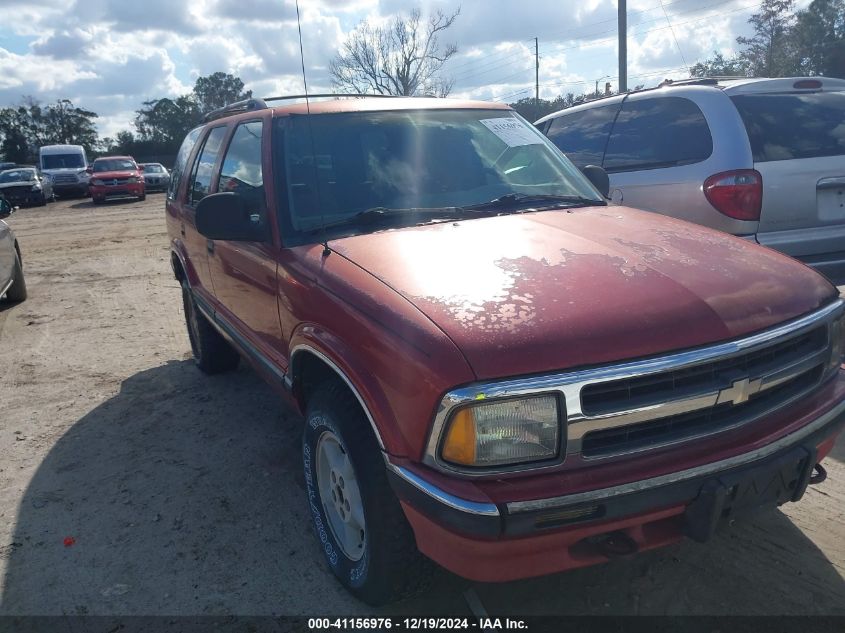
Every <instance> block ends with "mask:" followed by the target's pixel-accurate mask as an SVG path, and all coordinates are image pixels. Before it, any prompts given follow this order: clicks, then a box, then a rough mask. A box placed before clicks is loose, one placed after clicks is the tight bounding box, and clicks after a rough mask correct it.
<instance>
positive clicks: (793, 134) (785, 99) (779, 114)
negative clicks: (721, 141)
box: [731, 92, 845, 163]
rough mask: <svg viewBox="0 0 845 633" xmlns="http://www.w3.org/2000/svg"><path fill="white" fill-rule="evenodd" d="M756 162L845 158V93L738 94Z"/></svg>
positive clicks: (737, 100)
mask: <svg viewBox="0 0 845 633" xmlns="http://www.w3.org/2000/svg"><path fill="white" fill-rule="evenodd" d="M731 99H732V100H733V102H734V105H735V106H736V108H737V110H739V114H740V116H741V117H742V121H743V123H745V129H746V130H747V131H748V139H749V140H750V141H751V152H752V154H753V155H754V162H756V163H763V162H767V161H774V160H790V159H793V158H818V157H822V156H842V155H845V92H816V93H799V94H795V93H791V94H760V95H737V96H735V97H732V98H731Z"/></svg>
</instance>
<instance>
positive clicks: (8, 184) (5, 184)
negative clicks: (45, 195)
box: [0, 180, 40, 189]
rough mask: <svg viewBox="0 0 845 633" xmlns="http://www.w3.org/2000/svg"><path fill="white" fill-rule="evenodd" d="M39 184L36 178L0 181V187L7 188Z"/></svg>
mask: <svg viewBox="0 0 845 633" xmlns="http://www.w3.org/2000/svg"><path fill="white" fill-rule="evenodd" d="M37 184H40V183H39V182H38V181H37V180H18V181H17V182H0V189H7V188H8V187H27V186H29V187H32V186H33V185H37Z"/></svg>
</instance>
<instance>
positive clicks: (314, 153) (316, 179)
mask: <svg viewBox="0 0 845 633" xmlns="http://www.w3.org/2000/svg"><path fill="white" fill-rule="evenodd" d="M296 28H297V30H298V31H299V61H300V62H301V63H302V86H303V88H305V95H303V96H304V97H305V111H306V112H307V114H308V116H307V118H308V135H309V136H310V137H311V165H312V166H313V168H314V187H315V192H316V194H317V206H318V207H320V229H321V231H320V233H321V237H322V238H323V257H328V256H329V255H331V252H332V251H331V249H330V248H329V242H328V240H327V239H326V221H325V216H324V215H323V204H322V201H321V200H320V172H319V170H318V169H317V146H316V145H315V144H314V128H313V126H312V125H311V103H310V100H309V99H308V80H307V79H306V78H305V54H304V53H303V52H302V22H301V21H300V19H299V0H296Z"/></svg>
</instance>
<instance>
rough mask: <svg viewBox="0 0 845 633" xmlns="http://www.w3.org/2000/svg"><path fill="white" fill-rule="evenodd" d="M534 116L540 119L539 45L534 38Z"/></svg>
mask: <svg viewBox="0 0 845 633" xmlns="http://www.w3.org/2000/svg"><path fill="white" fill-rule="evenodd" d="M534 114H535V115H536V118H538V119H539V118H540V45H539V43H538V42H537V38H536V37H535V38H534Z"/></svg>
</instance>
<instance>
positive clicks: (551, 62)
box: [0, 0, 807, 136]
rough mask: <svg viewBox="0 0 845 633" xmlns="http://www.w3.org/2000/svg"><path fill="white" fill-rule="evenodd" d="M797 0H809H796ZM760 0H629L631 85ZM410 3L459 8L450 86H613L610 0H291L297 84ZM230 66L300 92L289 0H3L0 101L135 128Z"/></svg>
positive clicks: (729, 25)
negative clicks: (75, 109) (88, 114)
mask: <svg viewBox="0 0 845 633" xmlns="http://www.w3.org/2000/svg"><path fill="white" fill-rule="evenodd" d="M805 4H807V2H806V1H804V2H800V1H799V3H798V6H803V5H805ZM759 6H760V2H759V1H758V0H628V86H629V88H630V87H633V86H635V85H638V84H645V85H646V86H651V85H655V84H657V83H659V82H660V81H661V80H663V79H664V78H667V77H671V78H680V77H686V76H688V72H687V67H688V66H691V65H692V64H694V63H695V62H696V61H698V60H700V59H704V58H706V57H708V56H710V55H711V54H712V52H713V51H719V52H722V53H724V54H726V55H730V54H732V53H734V52H735V51H736V43H735V40H736V37H737V36H738V35H748V34H749V31H750V29H749V26H748V24H747V20H748V17H749V16H750V15H751V14H752V13H754V12H755V11H756V10H757V9H758V8H759ZM415 7H419V8H420V9H421V10H422V12H423V15H424V16H425V15H430V14H432V13H434V12H436V11H437V10H442V11H443V12H445V13H451V12H453V11H454V10H455V9H457V8H458V7H460V9H461V13H460V16H459V17H458V19H457V21H456V22H455V24H454V25H453V26H452V28H451V29H449V31H447V32H446V33H444V34H443V37H442V42H443V43H455V44H456V45H457V46H458V53H457V54H456V55H454V56H453V57H452V59H450V60H449V61H448V62H447V64H446V65H445V66H444V68H443V74H444V76H446V77H451V78H452V79H454V88H453V91H452V96H456V97H468V98H475V99H484V100H502V101H508V102H512V101H515V100H517V99H519V98H520V97H524V96H532V95H533V94H534V38H535V37H536V38H538V41H539V54H540V96H541V97H544V98H554V97H555V96H557V95H558V94H561V93H563V94H565V93H567V92H573V93H576V94H578V93H582V92H587V91H592V90H594V89H595V82H596V80H599V84H600V86H602V87H603V86H604V83H605V82H607V81H609V82H611V84H612V86H613V87H614V88H615V87H616V86H617V32H616V16H617V5H616V0H578V1H573V0H523V1H521V2H520V1H516V0H485V1H482V0H463V1H462V2H457V1H454V0H418V1H417V2H408V1H404V0H300V15H301V21H302V38H303V49H304V58H305V70H306V76H307V79H308V88H309V90H310V91H311V92H312V93H316V92H331V91H332V87H331V83H330V80H329V76H328V63H329V60H330V59H331V57H332V56H333V55H334V54H335V53H336V52H337V50H338V48H339V47H340V45H341V44H342V43H343V41H344V39H345V37H346V35H347V34H348V33H349V32H351V31H352V30H353V29H354V28H355V27H356V25H358V24H359V23H360V22H361V21H362V20H368V21H369V22H370V23H371V24H379V23H383V22H385V21H386V20H388V19H390V17H391V16H393V15H395V14H397V13H407V12H408V11H409V10H411V9H413V8H415ZM216 71H223V72H228V73H232V74H234V75H237V76H239V77H240V78H241V79H242V80H243V81H244V83H245V84H246V87H247V88H248V89H252V90H253V93H254V95H255V96H270V95H279V94H299V93H301V92H302V74H301V72H302V71H301V66H300V58H299V40H298V35H297V23H296V6H295V4H294V0H191V2H183V1H181V0H37V1H35V0H0V107H6V106H10V105H17V104H19V103H20V102H21V101H22V99H23V98H24V97H25V96H26V97H33V98H35V99H37V100H39V101H41V102H51V101H55V100H56V99H60V98H66V99H70V100H72V101H73V103H74V104H75V105H77V106H80V107H83V108H86V109H88V110H92V111H94V112H96V113H98V114H99V119H98V120H97V126H98V130H99V133H100V135H101V136H114V134H116V133H117V132H118V131H120V130H124V129H130V130H131V129H133V120H134V118H135V110H137V109H138V108H139V107H141V105H142V103H143V102H144V101H147V100H150V99H156V98H161V97H175V96H178V95H181V94H185V93H188V92H190V90H191V88H192V87H193V84H194V81H195V80H196V78H197V77H198V76H203V75H209V74H211V73H213V72H216Z"/></svg>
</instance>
